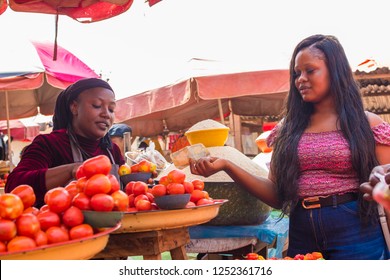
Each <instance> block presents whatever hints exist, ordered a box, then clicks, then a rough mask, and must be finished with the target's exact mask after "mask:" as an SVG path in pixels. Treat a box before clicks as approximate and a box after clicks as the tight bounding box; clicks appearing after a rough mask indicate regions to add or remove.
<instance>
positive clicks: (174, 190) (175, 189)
mask: <svg viewBox="0 0 390 280" xmlns="http://www.w3.org/2000/svg"><path fill="white" fill-rule="evenodd" d="M184 193H185V189H184V186H183V184H179V183H170V184H168V186H167V194H184Z"/></svg>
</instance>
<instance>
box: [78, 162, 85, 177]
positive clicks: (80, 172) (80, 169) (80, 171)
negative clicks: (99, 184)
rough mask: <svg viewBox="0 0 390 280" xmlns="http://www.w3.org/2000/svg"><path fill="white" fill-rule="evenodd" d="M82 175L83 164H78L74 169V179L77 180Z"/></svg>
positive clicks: (83, 175)
mask: <svg viewBox="0 0 390 280" xmlns="http://www.w3.org/2000/svg"><path fill="white" fill-rule="evenodd" d="M83 177H85V174H84V169H83V165H80V166H79V167H77V170H76V179H77V180H78V179H80V178H83Z"/></svg>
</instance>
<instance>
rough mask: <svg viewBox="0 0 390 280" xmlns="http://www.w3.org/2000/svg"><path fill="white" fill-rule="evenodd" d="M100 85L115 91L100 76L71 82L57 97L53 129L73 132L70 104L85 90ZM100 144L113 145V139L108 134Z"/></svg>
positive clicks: (105, 146)
mask: <svg viewBox="0 0 390 280" xmlns="http://www.w3.org/2000/svg"><path fill="white" fill-rule="evenodd" d="M98 87H101V88H106V89H109V90H111V91H112V92H114V91H113V89H112V88H111V86H110V85H109V84H108V83H107V82H106V81H104V80H101V79H98V78H87V79H81V80H78V81H77V82H75V83H73V84H71V85H70V86H68V87H67V88H66V89H64V90H63V91H61V92H60V94H59V95H58V97H57V100H56V105H55V108H54V115H53V130H58V129H68V130H69V131H70V132H72V120H73V115H72V112H71V111H70V105H71V104H72V102H73V101H75V100H77V98H78V97H79V95H80V94H81V93H82V92H83V91H85V90H87V89H91V88H98ZM100 146H101V147H102V148H107V147H111V140H110V137H109V136H108V134H106V136H104V137H103V139H102V140H101V145H100Z"/></svg>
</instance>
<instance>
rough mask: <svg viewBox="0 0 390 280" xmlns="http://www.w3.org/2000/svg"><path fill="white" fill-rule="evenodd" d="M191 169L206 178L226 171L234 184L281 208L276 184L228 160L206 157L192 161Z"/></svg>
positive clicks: (272, 205) (270, 204)
mask: <svg viewBox="0 0 390 280" xmlns="http://www.w3.org/2000/svg"><path fill="white" fill-rule="evenodd" d="M190 169H191V173H193V174H195V175H201V176H204V177H209V176H211V175H213V174H215V173H217V172H219V171H225V172H226V173H227V174H228V175H229V176H230V177H231V178H232V179H233V181H234V182H236V183H237V184H239V185H240V186H242V187H243V188H245V189H246V190H247V191H248V192H250V193H251V194H252V195H254V196H256V197H257V198H258V199H260V200H261V201H263V202H264V203H266V204H268V205H269V206H271V207H273V208H281V203H280V202H279V201H278V198H277V193H276V187H275V184H274V183H273V182H272V181H271V180H270V179H268V178H263V177H260V176H256V175H253V174H251V173H249V172H247V171H246V170H244V169H243V168H241V167H239V166H238V165H236V164H234V163H233V162H231V161H229V160H227V159H222V158H216V157H204V158H201V159H199V160H197V161H194V160H190Z"/></svg>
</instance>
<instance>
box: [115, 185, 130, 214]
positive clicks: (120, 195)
mask: <svg viewBox="0 0 390 280" xmlns="http://www.w3.org/2000/svg"><path fill="white" fill-rule="evenodd" d="M111 196H112V198H113V199H114V208H113V210H114V211H126V210H127V208H129V196H128V195H127V194H126V193H125V192H123V191H121V190H118V191H116V192H113V193H112V194H111Z"/></svg>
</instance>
